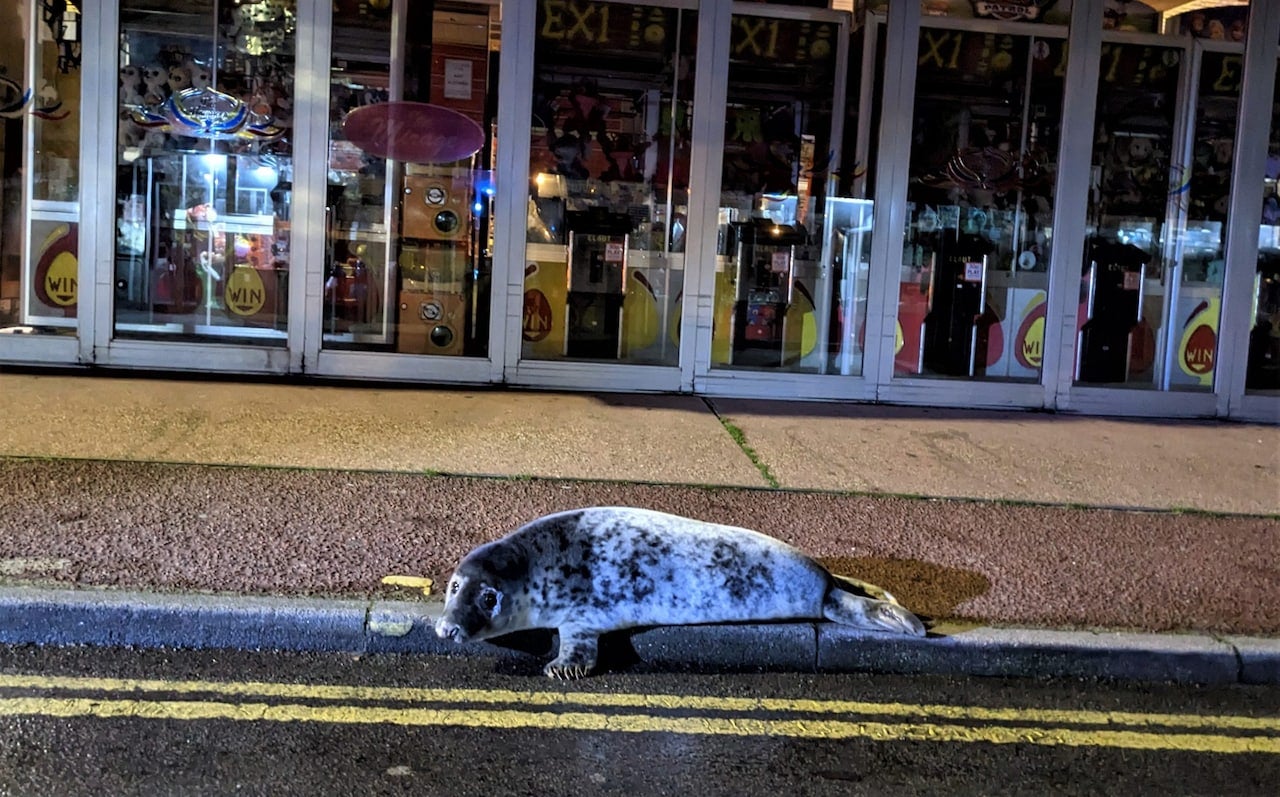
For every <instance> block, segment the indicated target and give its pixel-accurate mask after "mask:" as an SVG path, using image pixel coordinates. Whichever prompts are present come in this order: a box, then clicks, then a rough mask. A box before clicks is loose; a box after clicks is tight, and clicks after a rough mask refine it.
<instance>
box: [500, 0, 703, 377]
mask: <svg viewBox="0 0 1280 797" xmlns="http://www.w3.org/2000/svg"><path fill="white" fill-rule="evenodd" d="M696 41H697V14H696V13H694V12H692V11H686V10H682V9H678V8H663V7H655V6H648V5H643V4H633V3H604V2H595V3H551V2H547V3H539V4H538V16H537V25H536V31H535V51H534V52H535V55H534V77H533V118H532V133H531V135H532V140H531V151H530V160H529V203H528V222H527V242H528V243H527V246H526V250H525V291H524V314H523V320H522V333H523V344H522V349H521V356H522V357H524V358H527V359H537V360H544V359H562V358H568V359H587V360H605V361H615V362H627V363H647V364H654V365H675V364H676V363H677V362H678V355H679V344H680V340H679V330H680V310H681V299H682V290H683V287H684V274H685V262H684V248H685V235H686V219H687V215H688V204H689V154H690V131H691V130H692V123H693V113H694V108H693V84H694V64H695V60H696V59H695V56H696V53H695V45H696Z"/></svg>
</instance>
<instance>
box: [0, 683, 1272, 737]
mask: <svg viewBox="0 0 1280 797" xmlns="http://www.w3.org/2000/svg"><path fill="white" fill-rule="evenodd" d="M24 693H25V694H24ZM298 701H307V702H298ZM424 704H429V705H424ZM547 709H555V710H554V711H552V710H547ZM677 712H678V713H677ZM17 715H39V716H53V717H99V718H136V719H164V720H185V721H200V720H233V721H267V722H315V723H330V724H344V725H368V724H385V725H400V726H429V727H485V728H499V729H536V730H570V731H608V732H619V733H654V732H658V733H679V734H692V735H706V736H780V737H791V738H798V739H854V738H866V739H879V740H890V741H937V742H986V743H990V744H1035V745H1050V746H1071V747H1117V748H1128V749H1137V750H1171V751H1183V752H1203V753H1261V754H1269V755H1280V718H1277V717H1241V716H1229V715H1211V716H1202V715H1197V714H1154V713H1139V712H1114V711H1086V710H1069V709H1018V708H994V707H983V706H954V705H939V704H935V705H923V704H922V705H916V704H911V703H875V702H861V701H847V700H811V699H789V698H758V699H757V698H733V697H705V696H696V695H672V694H633V693H608V692H546V691H527V692H524V691H515V690H485V689H431V688H394V687H367V686H342V685H308V684H287V683H265V682H244V683H240V682H219V681H164V680H145V679H111V678H78V677H48V676H38V675H3V674H0V716H17Z"/></svg>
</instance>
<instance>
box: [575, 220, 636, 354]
mask: <svg viewBox="0 0 1280 797" xmlns="http://www.w3.org/2000/svg"><path fill="white" fill-rule="evenodd" d="M631 226H632V225H631V218H630V217H629V216H628V215H627V214H625V213H614V212H612V211H609V210H606V209H605V208H598V207H597V208H590V209H589V210H583V211H570V212H568V213H566V214H565V228H566V229H567V230H568V235H569V290H568V294H567V301H566V304H567V308H566V312H565V318H566V320H567V325H566V329H565V340H564V354H565V356H566V357H584V358H590V359H596V360H617V359H619V358H620V357H621V356H622V301H623V299H624V298H625V297H626V286H627V247H628V245H629V239H630V235H631Z"/></svg>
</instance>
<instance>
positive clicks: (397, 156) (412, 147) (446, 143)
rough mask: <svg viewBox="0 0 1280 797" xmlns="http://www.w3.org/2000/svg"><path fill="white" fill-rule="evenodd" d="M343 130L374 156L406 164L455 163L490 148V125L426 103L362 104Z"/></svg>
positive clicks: (350, 114) (344, 133) (346, 122)
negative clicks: (486, 141)
mask: <svg viewBox="0 0 1280 797" xmlns="http://www.w3.org/2000/svg"><path fill="white" fill-rule="evenodd" d="M342 133H343V135H345V136H346V137H347V140H348V141H350V142H351V143H352V144H355V145H356V146H357V147H359V148H360V149H362V150H364V151H365V152H367V153H368V154H370V155H374V156H376V157H379V158H387V159H389V160H398V161H404V162H405V163H453V162H454V161H459V160H462V159H463V158H469V157H471V156H472V155H474V154H476V153H477V152H479V151H480V148H481V147H483V146H484V129H483V128H482V127H480V125H478V124H476V122H475V120H473V119H471V117H469V116H467V115H466V114H462V113H459V112H458V111H455V110H453V109H452V108H445V107H443V106H440V105H431V104H429V103H425V102H380V103H376V104H374V105H364V106H361V107H359V108H356V109H355V110H353V111H351V113H349V114H347V118H346V119H345V120H343V122H342Z"/></svg>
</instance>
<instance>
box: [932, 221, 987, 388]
mask: <svg viewBox="0 0 1280 797" xmlns="http://www.w3.org/2000/svg"><path fill="white" fill-rule="evenodd" d="M992 249H993V247H992V245H991V243H990V242H989V241H987V240H986V239H985V238H982V237H980V236H978V235H969V234H964V235H959V236H957V237H956V238H955V239H953V240H945V241H943V242H941V245H940V246H939V248H938V251H937V252H936V253H935V257H936V261H935V262H936V266H935V267H934V268H933V269H932V272H931V282H930V284H929V299H928V308H929V309H928V312H926V314H925V317H924V330H923V333H922V338H923V341H922V346H923V349H922V360H923V362H924V368H925V370H926V371H927V372H931V373H934V374H938V375H941V376H973V375H974V374H975V372H976V371H977V370H978V369H979V368H985V366H986V361H987V355H986V348H987V347H986V335H985V330H984V329H982V328H981V326H980V325H981V321H982V316H983V313H984V312H985V311H986V309H987V308H986V296H987V268H988V265H989V262H988V261H989V260H990V257H991V252H992Z"/></svg>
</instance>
